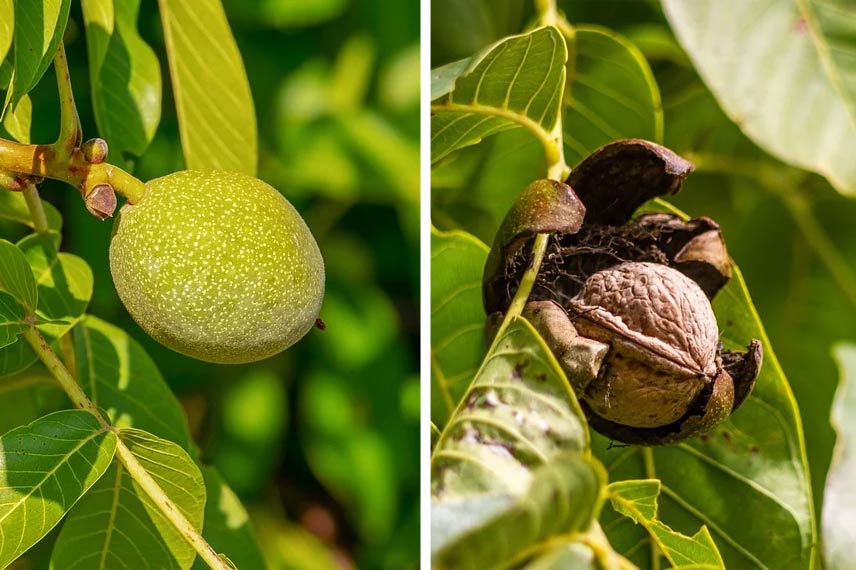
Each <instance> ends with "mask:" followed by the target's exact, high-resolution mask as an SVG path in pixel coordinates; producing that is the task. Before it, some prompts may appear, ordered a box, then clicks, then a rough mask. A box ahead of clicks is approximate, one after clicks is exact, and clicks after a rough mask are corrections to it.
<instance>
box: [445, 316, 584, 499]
mask: <svg viewBox="0 0 856 570" xmlns="http://www.w3.org/2000/svg"><path fill="white" fill-rule="evenodd" d="M587 448H588V429H587V425H586V422H585V419H584V417H583V415H582V411H581V410H580V408H579V404H578V403H577V400H576V397H575V396H574V392H573V389H572V388H571V386H570V384H569V383H568V380H567V378H565V375H564V374H563V373H562V371H561V369H560V368H559V365H558V363H557V362H556V359H555V358H554V356H553V354H552V353H551V352H550V350H549V349H548V348H547V346H546V345H545V344H544V341H543V340H541V338H540V337H539V336H538V333H536V332H535V330H534V329H533V328H532V325H530V324H529V323H528V322H527V321H526V320H525V319H523V318H518V319H517V320H515V321H514V323H512V324H511V326H509V327H508V329H507V330H506V331H505V332H504V333H503V335H502V338H500V339H499V341H498V342H497V343H496V346H495V348H494V350H493V352H490V353H488V355H487V356H486V357H485V360H484V363H483V364H482V366H481V368H480V369H479V371H478V374H477V375H476V376H475V379H474V380H473V382H472V384H471V386H470V387H469V390H468V391H467V392H466V394H465V395H464V396H463V397H462V399H461V403H460V405H459V406H458V408H457V409H456V410H455V412H454V413H453V414H452V417H451V419H450V420H449V422H448V424H446V427H445V428H444V429H443V432H442V434H441V435H440V440H439V441H438V442H437V445H436V447H435V448H434V452H433V453H432V455H431V494H432V497H433V498H434V499H435V500H437V501H441V502H442V501H446V500H448V499H453V498H456V497H460V496H463V495H470V494H475V493H486V492H499V493H511V494H512V495H519V494H520V493H522V492H524V491H525V490H526V489H528V488H529V485H530V483H531V479H532V470H533V469H534V468H535V467H537V466H538V465H541V464H543V463H547V462H549V461H550V458H551V457H552V456H554V455H556V454H559V453H565V452H582V451H584V450H585V449H587Z"/></svg>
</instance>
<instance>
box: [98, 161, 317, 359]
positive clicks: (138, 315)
mask: <svg viewBox="0 0 856 570" xmlns="http://www.w3.org/2000/svg"><path fill="white" fill-rule="evenodd" d="M110 270H111V271H112V273H113V280H114V282H115V285H116V290H117V291H118V293H119V297H120V298H121V299H122V302H123V303H124V304H125V307H127V309H128V312H129V313H130V314H131V316H132V317H133V318H134V320H136V321H137V323H139V325H140V326H141V327H142V328H143V329H144V330H145V331H146V332H147V333H148V334H150V335H151V336H152V337H153V338H155V339H156V340H157V341H159V342H160V343H162V344H164V345H166V346H168V347H169V348H171V349H173V350H175V351H177V352H181V353H183V354H186V355H188V356H192V357H194V358H198V359H200V360H206V361H208V362H218V363H231V364H237V363H244V362H252V361H255V360H261V359H263V358H267V357H269V356H272V355H274V354H276V353H278V352H280V351H282V350H284V349H286V348H288V347H289V346H291V345H292V344H294V343H295V342H297V341H298V340H300V338H302V337H303V336H304V335H305V334H306V333H307V332H308V331H309V329H311V328H312V326H313V324H314V323H315V320H316V318H317V317H318V312H319V311H320V309H321V301H322V299H323V297H324V261H323V259H322V258H321V252H320V251H319V249H318V244H317V243H316V242H315V238H314V237H313V236H312V233H311V232H310V231H309V228H308V227H307V226H306V223H305V222H304V221H303V218H301V217H300V214H298V213H297V211H296V210H295V209H294V207H293V206H292V205H291V204H290V203H289V202H288V200H286V199H285V198H283V196H282V195H281V194H280V193H279V192H277V191H276V190H275V189H274V188H272V187H271V186H269V185H268V184H265V183H264V182H262V181H261V180H258V179H256V178H252V177H250V176H247V175H244V174H238V173H234V172H223V171H203V170H186V171H181V172H176V173H174V174H170V175H168V176H164V177H162V178H157V179H155V180H152V181H150V182H148V183H147V184H146V188H145V193H144V194H143V197H142V198H141V199H140V200H139V201H138V202H137V203H135V204H126V205H125V206H123V207H122V209H121V210H120V212H119V217H118V218H117V220H116V223H115V226H114V228H113V238H112V241H111V243H110Z"/></svg>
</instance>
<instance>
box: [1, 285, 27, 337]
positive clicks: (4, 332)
mask: <svg viewBox="0 0 856 570" xmlns="http://www.w3.org/2000/svg"><path fill="white" fill-rule="evenodd" d="M27 316H28V315H27V311H26V310H25V309H24V307H23V306H21V304H20V303H18V302H17V301H16V300H15V298H14V297H12V296H11V295H9V294H8V293H4V292H0V348H3V347H5V346H8V345H10V344H12V343H13V342H15V341H16V340H17V339H18V335H19V334H21V333H22V332H24V331H25V330H27V329H28V328H30V326H32V325H31V323H28V322H27Z"/></svg>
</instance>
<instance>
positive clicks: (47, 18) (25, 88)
mask: <svg viewBox="0 0 856 570" xmlns="http://www.w3.org/2000/svg"><path fill="white" fill-rule="evenodd" d="M70 9H71V0H28V1H27V2H15V36H14V42H13V46H12V49H13V51H14V61H15V70H14V72H13V74H12V83H11V85H10V86H9V91H7V93H6V103H5V105H4V108H3V114H4V115H5V113H6V111H8V107H9V105H10V104H11V106H12V108H13V109H14V108H15V107H17V106H18V103H19V102H20V101H21V98H22V97H23V96H24V95H26V94H27V93H29V92H30V90H32V89H33V87H35V86H36V84H37V83H38V82H39V80H40V79H41V78H42V75H44V74H45V71H47V68H48V66H49V65H50V63H51V61H53V57H54V54H55V53H56V50H57V46H59V42H60V41H62V36H63V34H64V33H65V25H66V24H67V23H68V13H69V10H70Z"/></svg>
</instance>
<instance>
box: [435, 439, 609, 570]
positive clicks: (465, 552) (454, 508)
mask: <svg viewBox="0 0 856 570" xmlns="http://www.w3.org/2000/svg"><path fill="white" fill-rule="evenodd" d="M605 479H606V478H605V474H604V472H603V468H602V467H601V466H600V464H599V463H598V462H597V461H596V460H592V459H590V458H588V459H587V458H584V457H583V456H581V455H576V454H569V455H559V456H556V457H553V458H552V459H550V460H549V461H548V462H546V463H545V464H543V465H541V466H539V467H538V468H536V469H535V470H534V471H533V473H532V478H531V481H530V484H529V487H528V488H526V489H523V490H520V491H518V492H517V493H502V492H492V493H485V494H476V495H469V496H468V495H462V496H459V497H456V498H449V499H446V500H442V501H438V502H434V503H432V505H431V551H432V567H433V568H434V569H435V570H468V569H473V570H488V569H492V568H506V567H508V566H507V565H508V564H509V563H511V562H512V561H517V562H519V561H522V560H525V559H526V558H527V557H528V556H527V554H529V555H531V554H532V553H533V550H530V549H531V548H532V547H533V545H536V544H537V543H538V542H539V541H541V540H543V539H546V538H549V537H550V536H552V535H555V534H561V533H572V532H578V531H586V530H587V529H588V528H589V526H590V525H591V523H592V520H593V519H594V518H595V517H596V516H597V513H598V511H599V510H600V506H601V501H602V498H601V487H602V486H603V484H604V483H605Z"/></svg>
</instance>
